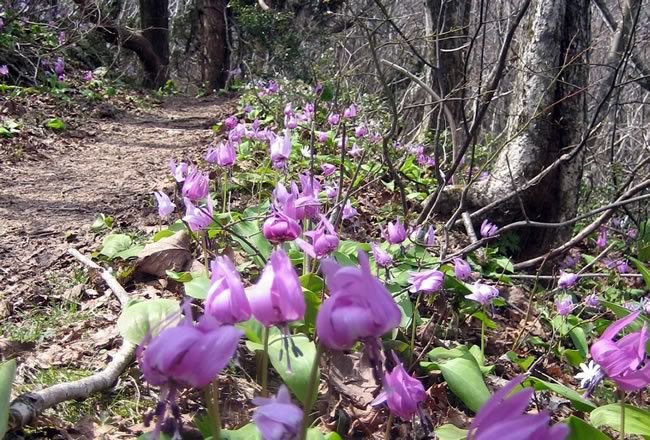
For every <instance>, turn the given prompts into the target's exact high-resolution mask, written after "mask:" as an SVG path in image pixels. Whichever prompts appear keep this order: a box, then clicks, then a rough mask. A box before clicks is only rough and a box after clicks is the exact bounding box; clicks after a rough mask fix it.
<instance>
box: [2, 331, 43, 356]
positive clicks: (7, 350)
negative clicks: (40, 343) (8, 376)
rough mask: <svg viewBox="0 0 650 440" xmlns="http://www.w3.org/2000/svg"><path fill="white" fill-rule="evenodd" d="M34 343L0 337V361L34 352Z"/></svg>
mask: <svg viewBox="0 0 650 440" xmlns="http://www.w3.org/2000/svg"><path fill="white" fill-rule="evenodd" d="M35 346H36V344H35V343H34V342H19V341H12V340H11V339H8V338H5V337H0V361H4V360H7V359H11V358H15V357H18V356H20V355H21V354H23V353H26V352H30V351H32V350H34V347H35Z"/></svg>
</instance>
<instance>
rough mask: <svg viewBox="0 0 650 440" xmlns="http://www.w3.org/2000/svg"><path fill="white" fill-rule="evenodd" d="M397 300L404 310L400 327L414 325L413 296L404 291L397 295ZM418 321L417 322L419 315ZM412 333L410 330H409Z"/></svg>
mask: <svg viewBox="0 0 650 440" xmlns="http://www.w3.org/2000/svg"><path fill="white" fill-rule="evenodd" d="M394 298H395V302H396V303H397V307H399V309H400V311H401V312H402V320H401V321H400V324H399V326H400V327H410V326H411V325H413V321H412V319H413V318H414V316H413V303H412V302H411V297H410V295H409V293H408V292H403V293H400V294H399V295H397V296H395V297H394ZM415 318H416V322H417V317H415ZM409 334H410V330H409Z"/></svg>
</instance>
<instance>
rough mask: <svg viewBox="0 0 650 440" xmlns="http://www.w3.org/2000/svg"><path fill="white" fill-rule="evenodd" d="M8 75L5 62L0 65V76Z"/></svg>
mask: <svg viewBox="0 0 650 440" xmlns="http://www.w3.org/2000/svg"><path fill="white" fill-rule="evenodd" d="M7 75H9V67H7V65H6V64H3V65H2V66H0V76H7Z"/></svg>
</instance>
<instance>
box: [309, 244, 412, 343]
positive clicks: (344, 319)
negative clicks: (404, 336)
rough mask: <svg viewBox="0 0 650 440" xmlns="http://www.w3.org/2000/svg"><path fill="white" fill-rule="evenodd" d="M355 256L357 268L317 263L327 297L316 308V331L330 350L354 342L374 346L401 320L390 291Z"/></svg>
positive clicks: (363, 260) (365, 261)
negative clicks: (319, 266)
mask: <svg viewBox="0 0 650 440" xmlns="http://www.w3.org/2000/svg"><path fill="white" fill-rule="evenodd" d="M358 257H359V267H353V266H341V265H339V264H338V263H337V262H336V261H334V260H332V259H325V260H323V261H322V262H321V268H322V270H323V274H324V275H325V284H326V285H327V288H328V290H329V292H330V297H329V298H327V299H326V300H325V301H324V302H323V304H322V305H321V307H320V311H319V312H318V316H317V318H316V329H317V333H318V336H319V337H320V339H321V342H322V343H323V344H325V345H326V346H327V347H329V348H331V349H334V350H348V349H350V348H352V346H354V344H355V343H356V342H357V341H363V342H366V343H370V345H372V346H374V344H376V343H378V342H377V341H376V339H377V338H379V337H381V336H382V335H384V334H385V333H388V332H389V331H391V330H392V329H394V328H395V327H397V326H398V325H399V323H400V320H401V312H400V310H399V308H398V307H397V304H395V300H394V299H393V297H392V296H391V294H390V292H388V290H387V289H386V287H385V286H384V285H383V284H382V283H381V282H380V281H379V280H378V279H377V278H375V277H374V276H372V274H371V273H370V265H369V264H368V256H367V255H366V254H365V252H363V251H361V250H359V251H358Z"/></svg>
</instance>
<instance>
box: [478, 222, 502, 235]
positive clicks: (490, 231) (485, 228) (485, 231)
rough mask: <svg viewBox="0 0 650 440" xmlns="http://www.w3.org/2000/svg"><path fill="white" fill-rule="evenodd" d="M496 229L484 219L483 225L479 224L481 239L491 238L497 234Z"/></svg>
mask: <svg viewBox="0 0 650 440" xmlns="http://www.w3.org/2000/svg"><path fill="white" fill-rule="evenodd" d="M498 229H499V228H497V226H496V225H493V224H492V223H490V222H489V221H488V220H487V219H485V220H483V223H481V237H483V238H486V237H492V236H493V235H495V234H496V233H497V231H498Z"/></svg>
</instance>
